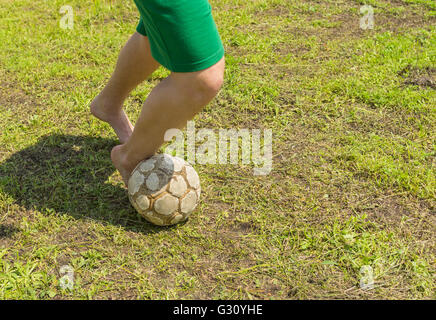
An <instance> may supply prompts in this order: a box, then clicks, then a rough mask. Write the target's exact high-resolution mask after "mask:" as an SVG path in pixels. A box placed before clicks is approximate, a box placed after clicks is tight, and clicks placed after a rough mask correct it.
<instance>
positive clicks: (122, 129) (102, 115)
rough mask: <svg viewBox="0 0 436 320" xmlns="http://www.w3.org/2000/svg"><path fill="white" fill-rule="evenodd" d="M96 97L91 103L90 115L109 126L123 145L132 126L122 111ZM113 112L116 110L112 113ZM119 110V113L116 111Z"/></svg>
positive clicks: (130, 132) (131, 130)
mask: <svg viewBox="0 0 436 320" xmlns="http://www.w3.org/2000/svg"><path fill="white" fill-rule="evenodd" d="M102 100H103V99H102V98H101V97H100V95H98V96H97V97H96V98H95V99H94V101H92V103H91V113H92V114H93V115H94V116H95V117H96V118H98V119H100V120H102V121H105V122H107V123H109V124H110V125H111V127H112V128H113V129H114V131H115V133H116V134H117V136H118V139H120V142H121V143H125V142H126V141H127V140H128V139H129V137H130V135H131V134H132V132H133V126H132V124H131V123H130V120H129V118H128V117H127V115H126V113H125V112H124V110H122V109H120V108H114V107H113V106H110V105H108V104H107V103H104V102H103V101H102ZM113 110H117V111H116V112H114V111H113ZM118 110H119V111H118Z"/></svg>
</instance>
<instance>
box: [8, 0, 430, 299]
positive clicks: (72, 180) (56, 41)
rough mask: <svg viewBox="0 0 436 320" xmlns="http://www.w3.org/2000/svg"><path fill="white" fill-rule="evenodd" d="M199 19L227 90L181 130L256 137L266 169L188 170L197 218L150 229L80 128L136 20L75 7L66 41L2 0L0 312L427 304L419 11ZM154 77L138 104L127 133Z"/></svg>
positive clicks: (278, 12) (278, 4) (328, 9)
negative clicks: (194, 304) (65, 275)
mask: <svg viewBox="0 0 436 320" xmlns="http://www.w3.org/2000/svg"><path fill="white" fill-rule="evenodd" d="M211 3H212V6H213V8H214V16H215V19H216V22H217V25H218V27H219V29H220V33H221V36H222V39H223V42H224V45H225V48H226V61H227V68H226V78H225V85H224V88H223V90H222V92H221V93H220V95H219V96H218V97H217V98H216V99H215V100H214V101H213V102H212V103H211V104H210V105H209V106H207V107H206V108H205V110H204V111H203V112H202V113H201V114H199V115H198V116H197V117H196V118H195V121H196V127H197V128H202V127H204V128H213V129H219V128H251V129H256V128H261V129H262V128H271V129H272V130H273V137H274V141H273V156H274V162H273V166H274V167H273V171H272V172H271V174H270V175H268V176H264V177H256V176H253V174H252V168H251V167H250V166H236V167H235V166H230V165H229V166H225V165H196V166H195V167H196V169H197V171H198V172H199V174H200V177H201V182H202V188H203V198H202V202H201V204H200V206H199V209H198V210H197V212H196V213H195V214H193V215H192V217H191V218H190V219H189V221H188V222H187V223H184V224H181V225H178V226H175V227H172V228H159V227H155V226H152V225H151V224H149V223H147V222H146V221H145V220H143V219H142V218H140V217H138V216H137V214H136V213H135V211H134V209H133V208H132V207H131V206H130V204H129V201H128V198H127V194H126V191H125V189H124V188H123V185H122V183H121V179H120V176H119V174H118V173H117V172H116V171H115V169H114V168H113V166H112V164H111V162H110V158H109V153H110V150H111V147H113V146H114V145H116V144H117V140H116V137H115V135H114V133H113V132H112V130H111V129H110V127H109V126H108V125H106V124H104V123H102V122H99V121H97V120H96V119H94V118H92V117H91V116H90V114H89V110H88V106H89V103H90V101H91V100H92V99H93V97H94V96H95V95H96V94H97V93H98V92H99V90H100V89H101V88H102V86H103V85H104V84H105V81H107V79H108V78H109V76H110V74H111V72H112V70H113V66H114V64H115V62H116V58H117V55H118V52H119V50H120V48H121V47H122V45H123V44H124V43H125V41H126V40H127V38H128V37H129V35H130V34H131V33H132V32H134V30H135V26H136V23H137V19H138V15H137V12H136V10H135V7H134V4H133V1H121V0H115V1H92V2H90V1H83V0H71V1H69V2H68V3H67V4H69V5H71V6H72V7H73V8H74V13H75V25H74V30H70V31H68V30H62V29H61V28H60V27H59V20H60V18H61V14H60V13H59V9H60V7H61V6H63V5H65V4H66V3H65V1H43V0H34V1H27V0H19V1H10V0H0V23H1V26H2V28H0V41H1V48H2V49H1V50H0V299H106V298H118V299H137V298H139V299H192V298H200V299H319V298H327V299H435V298H436V288H435V282H434V276H435V265H436V256H435V252H436V251H435V249H436V244H435V240H434V239H435V235H436V234H435V222H436V221H435V212H436V201H435V198H436V192H435V190H436V178H435V177H436V168H435V166H436V161H435V159H436V126H435V123H436V108H435V106H436V92H435V89H436V88H435V86H436V79H435V76H436V69H435V66H436V28H435V27H434V25H435V13H436V7H435V4H434V1H429V0H407V1H387V0H377V1H376V0H374V1H365V2H364V1H352V0H329V1H322V2H319V1H303V0H297V1H285V0H253V1H240V0H212V1H211ZM362 4H371V5H373V6H374V14H375V29H374V30H366V31H365V30H361V29H360V28H359V19H360V14H359V7H360V5H362ZM167 75H168V71H166V70H164V69H159V70H158V71H156V72H155V73H154V74H153V76H152V77H151V79H150V80H148V81H146V82H144V84H142V85H141V86H139V87H138V88H137V89H135V90H134V92H133V93H132V95H131V97H129V99H128V101H127V102H126V105H125V107H126V111H127V113H128V114H129V116H130V117H131V118H132V119H133V120H135V119H136V118H137V116H138V114H139V111H140V107H141V103H142V101H143V100H144V99H145V98H146V97H147V95H148V93H149V92H150V90H151V89H152V88H153V87H154V86H155V85H156V84H157V83H158V82H159V81H160V80H161V79H162V78H164V77H166V76H167ZM63 265H70V266H71V267H73V269H74V279H75V283H74V288H73V290H68V289H62V288H61V287H60V279H61V277H62V274H60V268H61V267H62V266H63ZM365 265H368V266H371V267H372V269H373V270H374V278H375V287H374V289H372V290H367V291H365V290H362V289H360V287H359V282H360V279H361V273H360V270H361V268H362V266H365Z"/></svg>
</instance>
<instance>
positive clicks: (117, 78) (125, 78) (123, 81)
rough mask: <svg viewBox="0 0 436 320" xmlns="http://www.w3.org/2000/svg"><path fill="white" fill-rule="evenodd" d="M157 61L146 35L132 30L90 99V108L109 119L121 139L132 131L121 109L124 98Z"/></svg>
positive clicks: (101, 117) (94, 112)
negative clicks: (106, 79)
mask: <svg viewBox="0 0 436 320" xmlns="http://www.w3.org/2000/svg"><path fill="white" fill-rule="evenodd" d="M158 67H159V63H158V62H156V60H155V59H154V58H153V57H152V56H151V52H150V44H149V41H148V38H147V37H145V36H143V35H141V34H139V33H137V32H136V33H134V34H133V35H132V36H131V37H130V39H129V40H128V41H127V43H126V45H125V46H124V48H123V49H122V50H121V52H120V55H119V57H118V61H117V65H116V67H115V71H114V73H113V74H112V77H111V78H110V80H109V82H108V83H107V85H106V86H105V88H104V89H103V90H102V91H101V93H100V94H99V95H98V96H97V97H96V98H95V99H94V101H93V102H92V103H91V112H92V114H93V115H94V116H96V117H97V118H99V119H100V120H103V121H106V122H108V123H109V124H110V125H111V126H112V127H113V128H114V130H115V133H116V134H117V136H118V138H119V139H120V142H121V143H125V142H126V141H127V139H128V137H129V136H130V135H131V133H132V130H133V126H132V124H131V123H130V121H129V119H128V118H127V115H126V114H125V112H124V111H123V110H122V107H123V103H124V100H125V99H126V98H127V96H128V95H129V93H130V92H131V91H132V90H133V89H134V88H135V87H136V86H137V85H138V84H140V83H141V82H142V81H144V80H145V79H147V78H148V77H149V76H150V75H151V74H152V73H153V71H155V70H156V69H157V68H158Z"/></svg>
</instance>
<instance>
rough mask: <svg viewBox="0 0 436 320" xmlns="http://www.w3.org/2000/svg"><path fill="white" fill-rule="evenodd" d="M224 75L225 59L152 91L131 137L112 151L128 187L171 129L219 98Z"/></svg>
mask: <svg viewBox="0 0 436 320" xmlns="http://www.w3.org/2000/svg"><path fill="white" fill-rule="evenodd" d="M223 76H224V58H222V59H221V60H220V61H219V62H218V63H216V64H215V65H213V66H212V67H209V68H207V69H205V70H202V71H197V72H189V73H175V72H174V73H172V74H171V75H170V76H169V77H168V78H166V79H165V80H163V81H162V82H161V83H160V84H158V85H157V86H156V87H155V88H154V89H153V90H152V92H151V93H150V95H149V96H148V98H147V100H146V101H145V103H144V106H143V107H142V111H141V114H140V116H139V119H138V121H137V122H136V124H135V128H134V130H133V133H132V135H131V136H130V138H129V139H128V140H127V142H126V143H125V144H122V145H119V146H116V147H115V148H113V149H112V154H111V157H112V162H113V164H114V165H115V167H116V168H117V169H118V171H119V172H120V173H121V175H122V177H123V180H124V182H125V183H126V184H127V181H128V178H129V176H130V173H131V172H132V171H133V169H134V168H135V167H136V165H137V164H138V163H139V162H140V161H142V160H144V159H146V158H148V157H151V156H152V155H153V154H154V153H155V152H156V151H157V150H158V149H159V147H160V146H161V145H162V143H163V142H164V134H165V132H166V131H167V130H168V129H171V128H181V127H183V126H185V125H186V122H187V121H188V120H190V119H192V118H193V117H194V115H195V114H196V113H197V112H199V111H200V110H201V109H202V108H203V107H204V106H205V105H207V104H208V103H209V102H210V101H211V100H212V99H213V98H214V97H215V96H216V94H217V93H218V91H219V90H220V88H221V86H222V83H223Z"/></svg>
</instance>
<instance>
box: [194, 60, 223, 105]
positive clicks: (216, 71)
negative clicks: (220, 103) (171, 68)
mask: <svg viewBox="0 0 436 320" xmlns="http://www.w3.org/2000/svg"><path fill="white" fill-rule="evenodd" d="M223 83H224V61H223V60H222V61H220V62H219V63H217V64H216V65H214V66H212V67H211V68H209V69H206V70H203V71H201V72H199V73H198V74H197V76H196V80H195V91H196V92H197V96H198V98H199V99H200V100H201V101H200V104H203V105H206V104H208V103H209V102H210V101H211V100H212V99H213V98H214V97H215V96H216V95H217V94H218V92H219V91H220V90H221V87H222V86H223Z"/></svg>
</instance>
